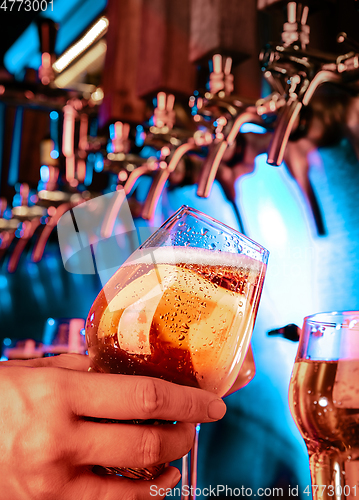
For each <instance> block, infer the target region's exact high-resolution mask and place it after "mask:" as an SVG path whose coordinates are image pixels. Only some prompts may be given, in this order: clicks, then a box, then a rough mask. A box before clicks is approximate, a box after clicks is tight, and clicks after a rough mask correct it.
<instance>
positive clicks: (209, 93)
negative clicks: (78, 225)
mask: <svg viewBox="0 0 359 500" xmlns="http://www.w3.org/2000/svg"><path fill="white" fill-rule="evenodd" d="M308 13H309V9H308V6H306V5H302V4H300V3H297V2H289V3H288V4H287V21H286V22H285V23H284V25H283V31H282V40H281V43H273V44H268V46H266V47H265V48H264V50H263V51H262V53H261V54H260V58H259V59H260V64H261V68H262V71H263V76H264V78H265V80H266V81H267V82H268V84H269V85H270V88H271V93H270V94H269V95H268V96H266V97H264V98H261V99H259V100H258V101H257V102H251V101H249V100H244V99H242V98H239V97H238V96H236V95H235V94H234V93H233V88H234V85H233V74H232V59H231V57H228V56H226V55H223V54H215V55H214V56H213V58H212V60H211V64H210V65H211V71H210V74H209V82H208V88H207V90H206V92H203V94H200V93H199V92H194V94H193V95H192V96H191V97H190V98H189V106H188V109H187V110H186V112H187V113H188V115H190V121H189V122H187V126H185V127H183V126H178V120H177V112H178V109H179V108H178V106H177V103H176V102H175V97H174V96H173V95H172V94H169V93H166V92H159V93H158V94H157V98H156V100H155V107H154V110H153V114H152V117H151V119H150V120H149V121H147V122H146V123H144V124H137V125H133V124H128V123H123V122H121V121H116V122H114V123H112V124H111V125H110V128H109V133H108V135H107V136H103V137H92V136H90V135H89V120H90V119H91V116H93V115H94V114H96V113H97V110H98V107H99V105H100V104H101V96H99V93H101V89H98V90H97V91H96V92H97V96H96V95H94V96H92V97H90V98H86V99H84V98H83V97H79V96H74V95H71V94H69V93H67V94H64V92H60V94H61V95H60V98H58V97H56V98H57V99H60V101H57V103H56V105H57V108H59V106H61V112H62V116H63V120H62V123H63V125H62V133H61V136H62V147H61V153H60V155H61V158H60V160H61V159H62V161H63V163H64V175H62V173H61V168H60V167H61V162H60V163H59V162H58V161H54V158H52V156H51V153H52V149H51V145H50V146H49V147H48V148H47V150H46V148H45V150H46V151H47V153H46V151H45V153H44V154H45V156H46V154H47V159H48V161H47V162H46V158H45V159H44V160H43V161H42V163H43V164H44V165H47V170H46V176H45V177H46V178H44V180H43V182H42V184H41V189H38V191H37V192H36V193H35V195H34V194H31V190H30V188H29V186H28V185H27V184H25V183H23V184H21V185H20V187H19V192H18V194H17V203H16V205H14V206H11V204H10V206H8V205H9V202H8V201H7V200H5V199H3V198H2V199H1V201H0V261H1V260H4V258H5V256H6V255H7V254H9V259H8V261H7V270H8V271H9V272H14V271H15V270H16V268H17V266H18V263H19V261H20V257H21V255H22V253H23V252H24V250H25V249H26V248H27V246H28V243H29V242H30V240H32V239H35V243H34V244H33V248H32V252H31V259H32V261H33V262H39V261H40V260H41V258H42V257H43V255H44V250H45V246H46V243H47V241H48V239H49V237H50V235H51V234H52V232H53V229H54V228H55V227H56V225H57V222H58V221H59V219H60V217H61V216H62V215H63V214H64V213H65V212H66V211H67V210H69V209H70V208H72V207H74V206H77V205H78V204H80V203H83V202H85V201H87V200H89V199H90V198H91V197H94V196H98V195H99V194H101V193H98V192H92V191H91V183H90V184H89V183H87V185H86V186H85V184H86V183H85V179H86V178H87V173H88V169H89V158H90V156H91V155H92V157H93V155H94V154H95V155H97V157H98V158H100V159H101V161H102V163H103V169H104V171H105V172H107V173H108V175H109V176H111V179H113V178H115V179H116V182H115V186H114V187H112V189H117V190H123V191H124V193H125V195H126V196H128V197H131V195H132V194H133V192H134V190H135V188H136V185H137V182H138V180H139V179H140V178H141V177H142V176H150V177H151V178H152V182H151V186H150V189H149V191H148V194H147V197H146V200H145V202H144V203H143V206H142V207H141V211H140V215H141V217H142V218H143V219H146V220H150V221H151V220H152V219H153V217H154V214H155V210H156V207H157V205H158V202H159V199H160V197H161V194H162V192H163V190H164V189H165V186H166V185H168V183H169V182H171V179H172V178H173V177H174V175H175V174H176V171H178V169H179V165H181V162H182V161H183V160H184V159H185V158H188V157H192V158H193V159H194V162H193V163H192V167H191V168H193V170H194V171H195V172H196V175H193V176H192V181H193V182H194V183H196V184H197V195H198V196H200V197H209V195H210V192H211V188H212V185H213V182H214V181H215V179H216V178H220V177H221V168H222V166H223V165H226V164H227V165H230V162H231V158H232V157H233V155H234V154H235V150H236V148H237V146H238V144H239V145H240V146H241V145H242V146H241V147H240V148H239V149H240V158H239V159H238V163H242V167H243V169H242V171H243V172H247V171H248V169H247V170H246V165H247V167H248V165H249V164H250V163H251V162H253V161H254V157H255V155H256V154H259V153H261V152H267V153H268V160H267V161H268V163H269V164H270V165H276V166H279V165H280V164H281V163H282V162H283V160H285V161H286V157H285V153H286V150H287V147H288V143H289V141H291V140H292V139H297V138H298V137H301V135H302V136H303V135H305V124H304V125H303V123H302V119H301V113H302V111H303V109H304V108H306V107H307V106H309V105H310V103H311V100H312V98H313V96H314V95H315V92H316V90H317V89H318V87H319V86H321V85H323V84H325V83H331V84H334V85H336V86H338V87H340V88H345V90H346V91H348V92H349V93H350V94H351V95H357V93H358V91H359V43H357V42H355V41H353V40H350V39H349V38H348V37H347V35H346V34H345V33H340V34H339V35H338V38H337V41H338V43H339V44H343V45H347V46H349V49H350V50H349V51H348V52H345V53H343V54H341V55H339V56H333V55H330V54H327V53H322V52H318V51H314V50H311V49H310V48H308V44H309V38H310V30H309V26H308V24H307V20H308ZM1 87H3V86H1ZM5 90H6V89H5V88H4V92H2V95H1V96H0V98H4V99H6V97H7V92H6V91H5ZM34 98H35V97H34ZM61 99H62V101H61ZM30 100H31V98H30ZM49 102H50V101H49ZM59 103H60V104H59ZM50 105H51V102H50ZM182 111H183V110H182ZM188 123H189V125H188ZM246 123H252V124H256V125H260V126H261V127H262V128H263V131H264V132H265V133H264V136H263V137H265V139H262V140H261V141H257V143H256V144H257V145H256V146H255V147H254V153H253V151H252V153H249V154H248V155H247V157H246V151H245V148H246V145H245V144H246V142H245V141H242V142H241V141H240V139H241V136H242V134H241V128H242V126H243V125H244V124H246ZM247 146H248V143H247ZM148 151H150V153H148ZM191 155H192V156H191ZM195 165H200V167H199V168H198V171H197V170H196V166H195ZM248 168H250V166H249V167H248ZM222 176H223V175H222ZM231 179H232V181H233V178H231ZM297 180H298V183H299V185H300V187H301V188H302V190H303V193H304V195H305V196H306V198H307V200H308V203H309V206H310V207H311V209H312V214H313V217H314V220H315V223H316V229H317V232H318V233H319V234H324V233H325V227H324V223H323V219H322V217H321V214H320V209H319V206H318V203H317V201H316V197H315V194H314V191H313V189H312V187H311V185H310V182H309V178H308V176H305V175H304V176H302V177H301V178H298V179H297ZM112 186H113V184H112ZM227 188H228V189H227V191H226V189H225V192H227V193H228V192H231V191H232V190H233V189H232V188H233V186H232V188H231V186H229V187H228V186H227ZM228 196H230V195H228ZM117 209H119V207H117ZM112 229H113V228H112V227H111V225H110V226H109V225H106V226H104V227H103V228H102V234H101V236H102V237H108V236H110V235H111V233H112Z"/></svg>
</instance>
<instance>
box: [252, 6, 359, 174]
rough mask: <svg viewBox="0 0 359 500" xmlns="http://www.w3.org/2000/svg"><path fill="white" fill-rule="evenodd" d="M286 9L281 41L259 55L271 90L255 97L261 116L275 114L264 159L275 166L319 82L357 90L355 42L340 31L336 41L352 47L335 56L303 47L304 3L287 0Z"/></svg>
mask: <svg viewBox="0 0 359 500" xmlns="http://www.w3.org/2000/svg"><path fill="white" fill-rule="evenodd" d="M287 12H288V22H286V23H285V24H284V26H283V33H282V43H281V44H274V45H273V44H272V45H268V46H267V48H266V49H265V50H264V51H263V52H262V54H261V56H260V60H261V64H262V70H263V72H264V77H265V78H266V79H267V81H268V82H269V84H270V85H271V87H272V89H273V91H274V92H273V94H271V96H269V98H267V99H265V100H260V101H258V103H257V111H258V114H259V115H261V116H263V118H264V119H266V118H268V117H275V116H277V119H276V123H275V130H274V134H273V138H272V142H271V144H270V147H269V149H268V160H267V161H268V163H269V164H270V165H275V166H278V165H280V164H281V163H282V161H283V157H284V153H285V150H286V146H287V144H288V141H289V138H290V136H291V134H292V133H293V131H294V130H298V124H299V122H300V114H301V111H302V109H303V107H306V106H308V104H309V103H310V101H311V99H312V97H313V95H314V94H315V92H316V90H317V89H318V87H319V86H321V85H322V84H324V83H332V84H335V85H338V86H340V87H344V88H346V89H347V90H348V91H349V92H354V93H357V92H358V90H359V87H358V79H359V70H358V68H359V59H358V53H357V52H356V50H357V48H358V47H357V46H358V44H357V43H356V42H355V43H354V44H353V43H352V42H351V41H350V40H349V39H348V37H347V36H346V34H345V33H341V34H340V35H339V36H338V39H337V41H338V42H339V43H343V42H346V43H348V42H351V45H352V47H353V48H354V50H352V51H350V52H348V53H345V54H342V55H340V56H338V57H336V56H333V55H330V54H326V53H322V52H318V51H314V50H311V49H307V47H306V46H307V44H308V43H309V27H308V26H307V25H306V22H307V17H308V7H307V6H302V5H301V4H297V3H296V2H289V3H288V5H287Z"/></svg>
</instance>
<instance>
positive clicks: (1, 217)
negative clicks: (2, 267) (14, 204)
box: [0, 198, 21, 261]
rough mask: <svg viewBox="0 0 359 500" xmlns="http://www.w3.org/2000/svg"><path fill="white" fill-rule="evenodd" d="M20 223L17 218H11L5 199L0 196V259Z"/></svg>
mask: <svg viewBox="0 0 359 500" xmlns="http://www.w3.org/2000/svg"><path fill="white" fill-rule="evenodd" d="M20 224H21V223H20V221H19V219H16V218H13V216H12V212H11V210H10V209H9V208H8V205H7V200H6V199H5V198H0V261H1V260H2V259H3V257H4V256H5V254H6V252H7V250H8V248H9V247H10V245H11V243H12V241H13V240H14V238H15V235H16V231H17V229H18V227H19V225H20Z"/></svg>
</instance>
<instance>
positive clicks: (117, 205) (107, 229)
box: [101, 162, 158, 238]
mask: <svg viewBox="0 0 359 500" xmlns="http://www.w3.org/2000/svg"><path fill="white" fill-rule="evenodd" d="M157 168H158V162H153V163H149V162H147V163H145V164H143V165H140V166H139V167H137V168H135V170H132V172H131V173H130V175H129V176H128V178H127V180H126V182H125V184H124V185H123V186H118V187H117V191H120V190H123V196H117V198H116V199H115V202H114V203H113V204H112V205H111V207H110V209H109V210H108V212H107V213H106V215H105V218H104V221H103V224H102V226H101V237H102V238H110V236H111V235H112V232H113V229H114V227H115V222H116V218H117V215H118V213H119V211H120V209H121V206H122V203H123V201H124V199H125V197H126V196H128V195H129V194H130V193H131V191H132V189H133V188H134V186H135V184H136V182H137V180H138V179H139V178H140V177H141V176H142V175H146V174H149V173H151V172H153V171H154V170H156V169H157Z"/></svg>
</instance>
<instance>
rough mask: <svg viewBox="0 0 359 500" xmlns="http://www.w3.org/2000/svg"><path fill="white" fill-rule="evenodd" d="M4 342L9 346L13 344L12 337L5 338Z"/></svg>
mask: <svg viewBox="0 0 359 500" xmlns="http://www.w3.org/2000/svg"><path fill="white" fill-rule="evenodd" d="M3 344H4V345H6V346H7V347H9V346H10V345H11V339H9V338H8V337H7V338H6V339H4V340H3Z"/></svg>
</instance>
